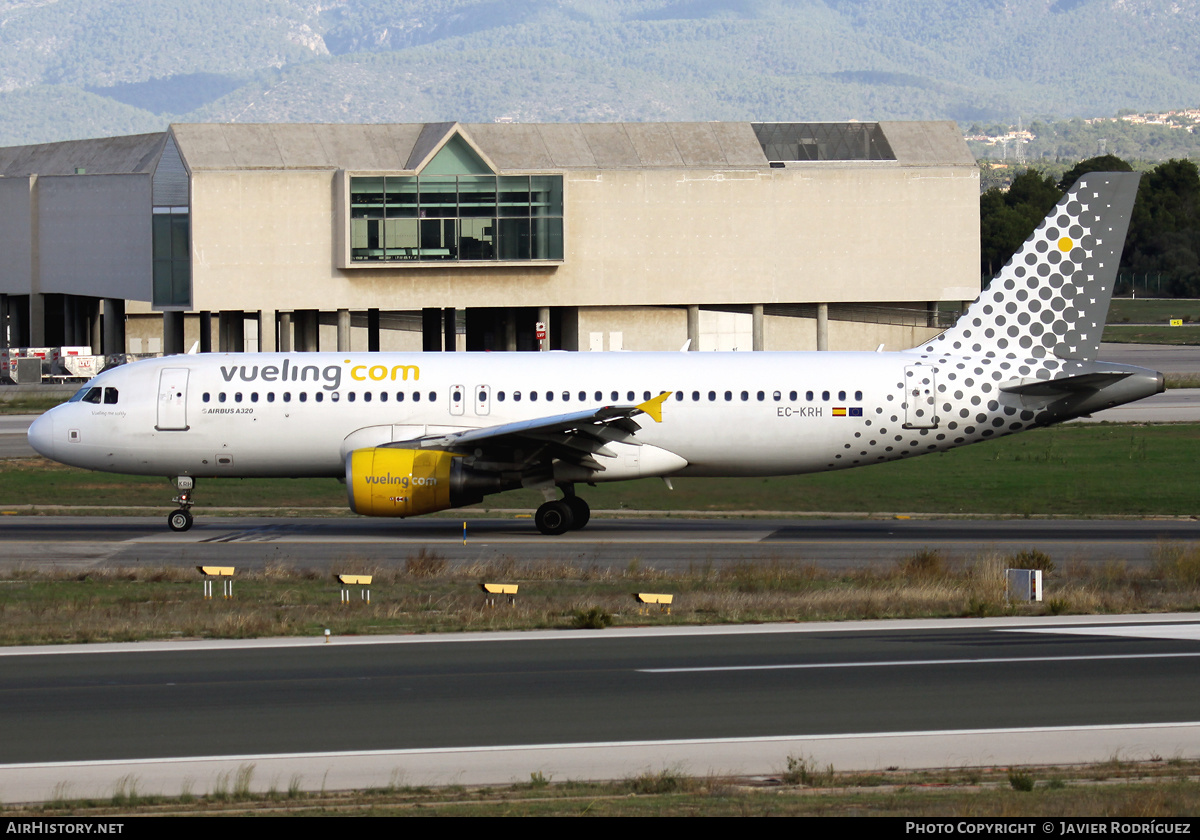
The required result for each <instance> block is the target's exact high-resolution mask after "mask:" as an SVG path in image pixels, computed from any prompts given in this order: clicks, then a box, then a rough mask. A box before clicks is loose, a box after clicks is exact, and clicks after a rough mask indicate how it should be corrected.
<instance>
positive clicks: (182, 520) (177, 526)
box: [167, 475, 196, 531]
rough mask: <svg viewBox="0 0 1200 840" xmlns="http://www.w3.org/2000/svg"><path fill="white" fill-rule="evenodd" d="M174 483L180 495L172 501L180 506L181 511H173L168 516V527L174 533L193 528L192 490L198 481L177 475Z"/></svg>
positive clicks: (187, 476) (188, 476)
mask: <svg viewBox="0 0 1200 840" xmlns="http://www.w3.org/2000/svg"><path fill="white" fill-rule="evenodd" d="M172 481H174V482H175V486H176V487H177V488H179V495H178V496H176V497H175V498H174V499H172V500H171V501H173V502H174V503H175V504H177V505H179V510H175V511H171V513H170V515H168V516H167V527H168V528H170V529H171V530H172V531H186V530H187V529H189V528H191V527H192V511H191V507H192V505H193V504H194V503H193V502H192V490H193V489H194V488H195V486H196V480H195V479H194V478H192V477H191V476H190V475H177V476H175V478H174V479H172Z"/></svg>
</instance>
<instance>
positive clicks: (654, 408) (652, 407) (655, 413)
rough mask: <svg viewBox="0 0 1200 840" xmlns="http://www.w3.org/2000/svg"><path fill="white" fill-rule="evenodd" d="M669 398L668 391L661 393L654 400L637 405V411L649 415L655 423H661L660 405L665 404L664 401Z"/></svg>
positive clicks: (669, 393)
mask: <svg viewBox="0 0 1200 840" xmlns="http://www.w3.org/2000/svg"><path fill="white" fill-rule="evenodd" d="M669 396H671V392H670V391H663V392H662V393H661V394H659V395H658V396H657V397H655V398H654V399H652V400H646V401H645V402H644V403H642V404H641V405H639V406H638V407H637V408H638V411H641V412H644V413H646V414H649V415H650V416H651V417H652V418H654V422H655V423H661V422H662V404H663V403H664V402H666V399H667V397H669Z"/></svg>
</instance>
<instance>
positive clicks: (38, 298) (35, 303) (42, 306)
mask: <svg viewBox="0 0 1200 840" xmlns="http://www.w3.org/2000/svg"><path fill="white" fill-rule="evenodd" d="M29 346H30V347H45V346H46V296H45V295H43V294H41V293H40V292H34V293H31V294H30V295H29Z"/></svg>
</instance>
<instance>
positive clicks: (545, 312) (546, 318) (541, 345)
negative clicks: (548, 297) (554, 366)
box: [537, 306, 551, 350]
mask: <svg viewBox="0 0 1200 840" xmlns="http://www.w3.org/2000/svg"><path fill="white" fill-rule="evenodd" d="M537 319H538V320H539V321H541V322H542V323H543V324H545V325H546V338H545V340H543V341H539V342H538V349H539V350H549V349H550V346H551V345H550V307H549V306H539V307H538V317H537Z"/></svg>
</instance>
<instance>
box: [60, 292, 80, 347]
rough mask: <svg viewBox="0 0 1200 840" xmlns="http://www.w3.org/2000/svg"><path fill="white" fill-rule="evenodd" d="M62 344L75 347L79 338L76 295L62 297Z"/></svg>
mask: <svg viewBox="0 0 1200 840" xmlns="http://www.w3.org/2000/svg"><path fill="white" fill-rule="evenodd" d="M61 298H62V315H61V317H62V343H63V344H66V345H75V344H78V343H79V336H78V335H77V334H76V332H75V326H76V324H75V295H62V296H61Z"/></svg>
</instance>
